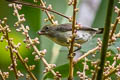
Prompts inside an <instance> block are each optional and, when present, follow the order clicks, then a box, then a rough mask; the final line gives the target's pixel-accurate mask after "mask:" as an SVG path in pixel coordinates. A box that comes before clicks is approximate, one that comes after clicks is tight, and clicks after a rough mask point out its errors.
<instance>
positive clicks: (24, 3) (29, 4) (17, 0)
mask: <svg viewBox="0 0 120 80" xmlns="http://www.w3.org/2000/svg"><path fill="white" fill-rule="evenodd" d="M7 1H9V2H13V3H16V4H22V5H26V6H30V7H34V8H41V9H44V10H47V11H50V12H53V13H55V14H57V15H60V16H62V17H64V18H66V19H68V20H69V21H70V20H71V18H70V17H67V16H65V15H64V14H62V13H59V12H57V11H55V10H52V9H48V8H45V7H43V6H40V5H36V4H32V3H30V2H25V1H19V0H7Z"/></svg>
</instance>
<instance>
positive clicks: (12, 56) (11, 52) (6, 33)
mask: <svg viewBox="0 0 120 80" xmlns="http://www.w3.org/2000/svg"><path fill="white" fill-rule="evenodd" d="M6 20H7V18H4V21H3V25H5V26H4V28H3V27H2V25H1V24H0V29H1V31H2V33H3V35H4V38H6V40H7V42H8V47H9V50H10V57H11V61H12V64H11V68H12V69H13V70H14V73H15V77H16V80H18V75H17V69H16V66H17V65H16V64H15V58H14V55H13V54H14V53H13V49H12V46H11V40H10V38H9V36H8V31H9V32H10V30H9V28H8V25H6V24H5V22H6Z"/></svg>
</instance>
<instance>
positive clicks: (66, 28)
mask: <svg viewBox="0 0 120 80" xmlns="http://www.w3.org/2000/svg"><path fill="white" fill-rule="evenodd" d="M56 30H57V31H61V32H66V31H72V24H69V23H67V24H60V25H58V26H57V29H56ZM77 30H82V31H96V32H97V33H102V32H103V28H100V29H99V28H89V27H80V28H79V29H77Z"/></svg>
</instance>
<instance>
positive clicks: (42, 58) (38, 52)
mask: <svg viewBox="0 0 120 80" xmlns="http://www.w3.org/2000/svg"><path fill="white" fill-rule="evenodd" d="M14 9H15V10H16V16H17V18H18V21H21V19H20V15H19V13H18V10H17V8H16V6H15V4H14ZM20 27H21V28H22V30H23V32H26V29H25V27H24V25H23V24H22V23H20ZM25 36H26V38H27V39H28V40H29V43H30V44H31V46H32V47H33V49H34V51H35V52H36V53H37V55H38V56H39V57H40V58H41V60H42V61H43V63H44V65H45V66H46V67H48V68H49V70H50V71H51V73H52V74H53V75H54V76H55V77H57V75H56V73H55V71H54V70H53V69H51V67H50V65H49V64H48V63H47V61H46V60H45V59H44V57H43V56H42V54H41V53H40V51H39V49H38V48H37V47H36V46H35V44H33V41H32V39H31V38H30V36H29V34H28V33H27V34H25Z"/></svg>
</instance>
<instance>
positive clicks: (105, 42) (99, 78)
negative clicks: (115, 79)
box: [97, 0, 114, 80]
mask: <svg viewBox="0 0 120 80" xmlns="http://www.w3.org/2000/svg"><path fill="white" fill-rule="evenodd" d="M113 4H114V0H109V4H108V9H107V16H106V22H105V27H104V34H103V41H102V48H101V58H100V69H99V70H98V74H97V80H102V76H103V71H104V63H105V58H106V51H107V47H108V40H109V32H110V24H111V17H112V10H113Z"/></svg>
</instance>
